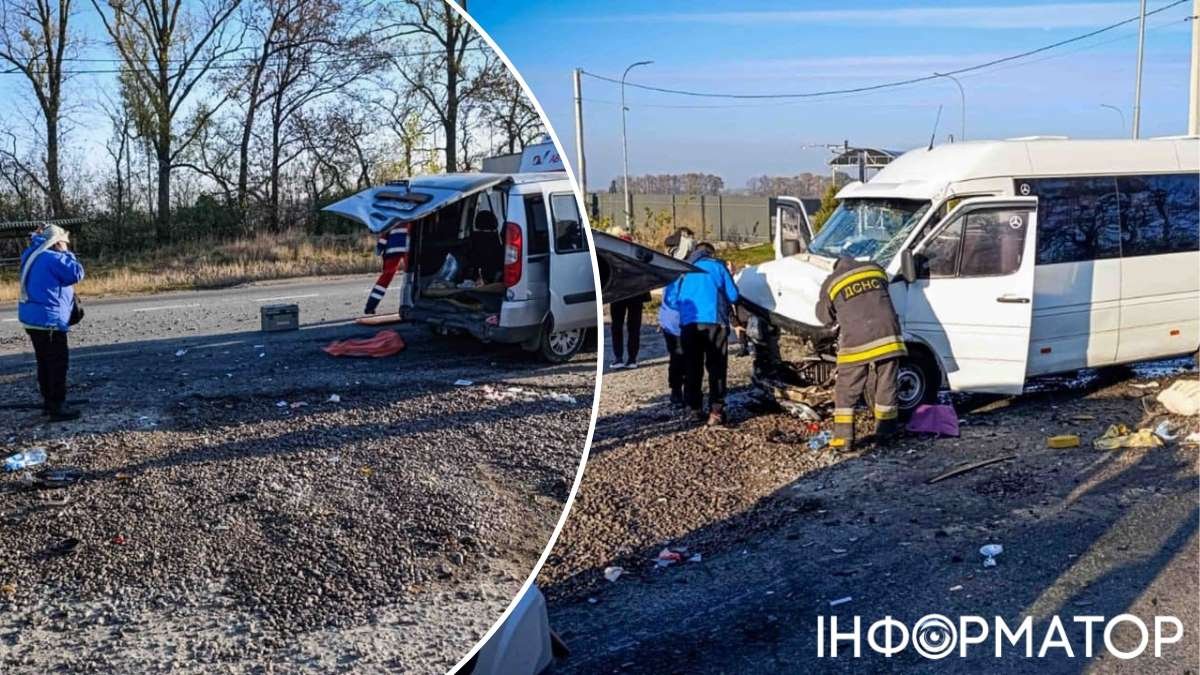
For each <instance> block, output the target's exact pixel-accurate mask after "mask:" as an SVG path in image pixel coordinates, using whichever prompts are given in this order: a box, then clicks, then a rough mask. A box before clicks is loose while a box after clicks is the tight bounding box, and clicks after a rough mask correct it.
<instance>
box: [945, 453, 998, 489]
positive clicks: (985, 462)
mask: <svg viewBox="0 0 1200 675" xmlns="http://www.w3.org/2000/svg"><path fill="white" fill-rule="evenodd" d="M1016 457H1017V456H1016V455H1004V456H1003V457H991V458H989V459H983V460H980V461H978V462H971V463H970V464H964V465H963V466H960V467H958V468H955V469H951V470H949V471H947V472H945V473H942V474H938V475H937V476H934V477H933V478H930V479H929V480H927V481H925V484H926V485H933V484H934V483H940V482H941V481H944V480H946V479H947V478H953V477H955V476H958V475H961V474H964V473H967V472H968V471H974V470H975V469H981V468H983V467H985V466H989V465H992V464H996V463H998V462H1006V461H1008V460H1010V459H1016Z"/></svg>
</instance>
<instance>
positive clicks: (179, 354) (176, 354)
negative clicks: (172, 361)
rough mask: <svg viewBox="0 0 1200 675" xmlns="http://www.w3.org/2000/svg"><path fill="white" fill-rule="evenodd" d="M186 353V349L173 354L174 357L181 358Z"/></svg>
mask: <svg viewBox="0 0 1200 675" xmlns="http://www.w3.org/2000/svg"><path fill="white" fill-rule="evenodd" d="M186 353H187V350H186V349H180V350H179V351H177V352H175V356H183V355H184V354H186Z"/></svg>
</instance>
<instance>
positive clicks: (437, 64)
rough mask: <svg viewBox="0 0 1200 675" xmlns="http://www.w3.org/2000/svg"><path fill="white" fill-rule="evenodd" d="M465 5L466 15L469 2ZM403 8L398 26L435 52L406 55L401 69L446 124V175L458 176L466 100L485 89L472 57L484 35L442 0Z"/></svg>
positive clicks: (411, 2)
mask: <svg viewBox="0 0 1200 675" xmlns="http://www.w3.org/2000/svg"><path fill="white" fill-rule="evenodd" d="M461 4H462V7H463V9H464V10H465V9H466V7H467V3H466V2H463V3H461ZM403 9H404V10H405V11H403V13H402V15H401V17H400V18H399V21H398V26H399V27H401V28H402V29H403V30H405V31H406V32H408V34H415V35H420V36H424V37H425V38H426V42H427V43H428V44H432V45H433V50H432V51H431V52H422V53H420V54H411V50H409V51H408V52H407V53H406V52H405V51H401V54H400V63H398V65H397V68H398V70H399V72H400V75H401V76H402V77H403V78H404V79H405V80H406V81H407V82H408V84H409V86H410V87H412V89H413V90H414V91H416V92H417V93H418V94H419V95H420V96H421V97H422V98H424V99H425V102H426V103H427V104H428V106H429V110H430V111H431V112H432V113H433V115H434V116H435V117H436V118H437V120H438V122H439V123H440V125H441V131H442V140H443V141H444V142H445V146H444V147H445V153H446V171H458V170H459V169H461V168H462V167H461V166H460V163H459V147H460V146H459V139H458V135H459V130H460V127H461V122H460V120H459V113H460V108H461V106H462V102H463V101H464V100H465V99H469V98H472V97H474V96H476V95H477V94H478V93H479V88H480V87H482V86H484V79H482V78H478V77H473V76H472V73H471V71H472V65H473V63H474V61H475V60H474V59H471V58H470V57H471V56H472V55H473V53H474V52H475V51H477V50H478V47H477V46H476V45H477V43H478V42H479V34H478V33H476V32H475V31H474V30H473V29H472V28H471V25H470V24H469V23H467V21H466V19H464V18H462V16H460V15H459V14H458V12H457V11H455V10H454V8H453V7H451V6H450V5H449V4H447V3H445V2H441V1H440V0H404V6H403ZM416 44H420V43H416ZM428 44H427V45H422V46H428ZM477 67H478V66H477V65H476V68H477Z"/></svg>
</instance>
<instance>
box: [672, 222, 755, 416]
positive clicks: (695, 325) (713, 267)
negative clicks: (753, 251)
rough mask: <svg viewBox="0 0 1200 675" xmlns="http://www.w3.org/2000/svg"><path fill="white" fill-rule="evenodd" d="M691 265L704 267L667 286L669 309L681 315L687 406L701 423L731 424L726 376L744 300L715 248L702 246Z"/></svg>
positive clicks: (690, 261)
mask: <svg viewBox="0 0 1200 675" xmlns="http://www.w3.org/2000/svg"><path fill="white" fill-rule="evenodd" d="M687 261H688V262H689V263H691V264H693V265H695V266H696V267H698V268H700V270H701V271H700V272H690V273H688V274H685V275H683V276H681V277H679V278H678V279H676V280H675V281H674V282H673V283H672V284H671V285H670V286H667V289H666V291H665V292H664V293H663V304H664V305H666V306H667V307H668V308H670V309H672V310H675V311H676V312H679V325H680V341H681V342H682V344H683V358H684V380H683V401H684V405H685V406H687V408H688V409H689V410H691V411H692V413H693V414H694V415H695V416H696V418H697V421H704V420H707V423H708V425H709V426H717V425H721V424H724V423H725V372H726V370H727V368H728V364H729V355H728V352H727V349H728V347H729V314H730V310H731V308H732V307H733V304H734V303H735V302H737V300H738V290H737V285H736V284H735V283H734V282H733V276H732V275H730V274H729V269H728V268H727V267H726V266H725V262H724V261H722V260H719V259H718V258H717V257H716V251H715V250H714V249H713V247H712V244H709V243H708V242H702V243H700V244H697V246H696V250H695V251H693V252H692V254H691V255H690V256H688V258H687ZM706 370H707V371H708V412H707V414H706V413H705V412H704V410H703V402H704V400H703V395H702V387H703V384H704V373H705V371H706Z"/></svg>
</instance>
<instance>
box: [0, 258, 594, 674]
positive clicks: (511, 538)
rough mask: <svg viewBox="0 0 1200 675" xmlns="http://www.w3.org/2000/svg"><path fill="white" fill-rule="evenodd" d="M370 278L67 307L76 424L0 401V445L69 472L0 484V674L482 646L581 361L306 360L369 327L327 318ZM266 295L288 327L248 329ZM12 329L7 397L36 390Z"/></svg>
mask: <svg viewBox="0 0 1200 675" xmlns="http://www.w3.org/2000/svg"><path fill="white" fill-rule="evenodd" d="M369 285H370V280H367V281H366V282H365V283H363V284H361V285H360V284H359V283H350V284H345V285H344V288H343V287H341V286H338V285H337V284H330V285H328V286H323V285H321V284H319V283H316V284H314V285H313V287H311V288H302V289H296V288H294V287H293V286H292V285H290V283H289V284H277V285H270V286H269V287H260V286H253V287H249V289H248V290H247V289H246V288H243V289H239V290H238V291H237V292H236V293H235V292H212V293H207V294H187V293H182V294H172V295H170V296H165V297H163V298H160V299H157V300H155V301H154V302H151V303H149V304H147V303H146V302H145V300H144V299H143V300H139V301H138V302H140V303H141V304H137V305H131V304H128V303H129V302H132V301H116V302H105V303H93V304H90V305H89V307H88V319H87V321H86V323H85V324H83V325H81V327H80V330H79V331H78V333H72V339H73V341H74V344H75V348H74V349H73V350H72V362H73V369H72V377H71V379H72V383H73V385H72V389H71V396H72V397H73V398H84V399H88V402H87V403H86V404H84V405H82V406H81V407H82V408H83V409H84V411H85V413H86V416H85V418H84V419H83V420H82V421H80V422H78V423H69V424H65V425H47V424H45V423H44V422H43V421H42V419H41V418H40V416H39V415H38V414H37V413H36V412H35V411H33V410H20V409H12V408H8V409H0V428H3V429H4V432H3V435H2V436H0V455H4V456H7V455H8V454H10V453H12V452H16V451H18V450H21V449H24V448H26V447H30V446H35V445H42V446H46V447H47V448H48V449H49V454H50V466H52V467H56V468H58V467H63V466H75V467H78V468H80V469H81V470H82V472H83V476H84V479H83V480H82V481H81V482H80V483H78V484H76V485H74V486H71V487H69V488H67V489H62V490H29V489H26V486H25V485H24V484H23V483H22V482H21V478H22V475H27V474H29V473H32V472H22V473H21V474H0V670H3V671H5V672H47V671H51V670H58V671H64V672H97V671H100V672H114V671H116V672H146V671H156V670H158V671H167V670H178V669H183V670H187V671H189V672H209V671H220V672H297V671H313V672H331V671H363V670H382V669H387V670H393V671H403V672H428V673H434V672H437V673H440V672H444V671H445V670H446V669H447V668H449V667H450V666H451V665H453V664H454V663H455V662H456V661H457V660H458V659H459V658H461V657H462V655H464V654H465V653H466V652H467V650H468V649H470V648H471V647H472V646H473V645H474V643H475V642H476V641H477V640H478V639H479V638H481V637H482V636H483V634H484V632H486V630H487V629H488V628H489V627H490V626H491V624H492V623H493V622H494V621H495V620H496V619H498V618H499V616H500V614H501V613H502V612H503V610H504V608H505V607H506V606H507V605H508V603H509V602H510V601H511V600H512V597H513V595H514V594H515V593H516V591H517V590H518V589H519V588H520V586H521V584H522V583H523V582H524V581H525V579H526V578H527V577H528V575H529V573H530V571H531V570H532V568H533V564H534V562H535V561H536V560H537V558H538V557H539V556H540V554H541V551H542V547H543V546H544V542H545V541H546V540H547V539H548V538H549V536H550V533H551V532H552V531H553V528H554V526H555V524H556V523H557V520H558V518H559V516H560V514H561V511H562V507H563V504H564V503H565V500H566V497H567V495H568V493H569V491H570V486H571V484H572V482H573V480H574V475H575V471H576V469H577V467H578V463H579V461H580V456H581V453H582V451H583V443H584V439H585V438H586V435H587V429H588V422H589V417H590V412H591V401H592V394H593V383H594V373H595V366H594V363H595V361H594V355H592V354H587V355H581V356H580V358H579V359H578V360H577V361H574V362H571V363H567V364H563V365H559V366H549V365H546V364H541V363H538V362H537V361H535V360H533V359H531V358H530V357H529V356H528V355H526V354H524V353H522V352H520V350H517V349H506V348H500V347H496V346H488V345H482V344H479V343H477V342H475V341H473V340H469V339H465V338H440V337H433V336H432V335H431V334H430V333H429V332H428V331H427V330H426V329H424V328H423V327H420V326H399V327H398V330H399V331H400V333H401V334H402V335H403V336H404V338H405V340H406V341H407V342H408V349H407V350H406V351H405V352H402V353H401V354H399V355H397V356H394V357H390V358H386V359H380V360H374V359H363V360H360V359H334V358H332V357H329V356H327V355H325V354H324V353H322V352H321V351H320V347H321V346H322V345H324V344H327V343H328V342H329V341H330V340H333V339H343V338H346V337H352V336H363V335H371V334H373V333H374V332H375V331H376V330H378V329H377V328H363V327H357V326H354V325H353V324H346V323H343V322H340V321H339V320H338V318H339V316H346V315H347V314H350V313H352V312H353V311H354V308H356V307H357V306H358V305H359V304H360V302H361V296H362V295H363V292H364V291H363V289H365V288H368V287H369ZM239 293H240V294H241V296H245V297H244V298H241V299H239V298H240V297H241V296H239V295H238V294H239ZM281 295H287V296H294V297H297V298H299V300H298V302H300V303H301V319H302V322H303V323H304V324H305V325H304V326H303V329H302V330H300V331H297V332H291V333H273V334H263V333H260V332H258V331H257V330H255V329H256V328H257V307H258V304H260V303H259V302H258V299H259V298H258V296H263V298H266V299H267V300H270V299H271V298H274V297H278V296H281ZM343 295H344V296H345V297H344V298H343ZM347 305H350V307H347ZM160 309H161V310H162V311H158V310H160ZM5 325H12V324H5ZM11 333H12V334H10V335H9V336H8V339H6V340H5V344H4V345H3V346H0V401H3V402H5V404H6V405H12V404H14V403H16V404H20V403H22V402H26V401H34V400H35V399H36V385H35V384H34V382H33V360H32V355H31V354H29V353H28V346H27V342H28V341H27V340H22V339H21V338H23V337H24V336H23V335H20V334H16V331H15V330H13V331H12V332H11ZM459 379H466V380H470V381H471V384H469V385H466V386H459V385H456V384H455V382H456V381H457V380H459ZM489 387H490V388H495V389H507V388H518V389H519V390H520V392H521V394H520V395H519V396H510V397H507V398H504V399H503V400H493V399H492V398H489V395H488V391H489V389H488V388H489ZM551 394H554V395H556V396H553V397H552V396H551ZM335 395H336V396H337V397H338V398H339V399H340V400H331V397H333V396H335ZM70 539H75V540H78V544H77V545H76V546H75V548H74V550H73V551H72V552H70V553H65V554H64V553H61V552H59V551H58V550H57V548H58V547H60V546H61V545H62V544H63V542H65V541H67V540H70Z"/></svg>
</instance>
